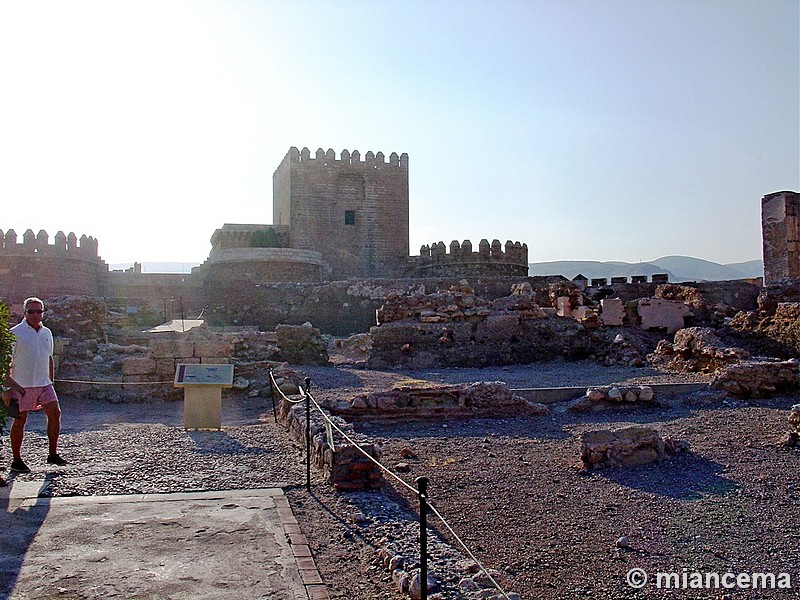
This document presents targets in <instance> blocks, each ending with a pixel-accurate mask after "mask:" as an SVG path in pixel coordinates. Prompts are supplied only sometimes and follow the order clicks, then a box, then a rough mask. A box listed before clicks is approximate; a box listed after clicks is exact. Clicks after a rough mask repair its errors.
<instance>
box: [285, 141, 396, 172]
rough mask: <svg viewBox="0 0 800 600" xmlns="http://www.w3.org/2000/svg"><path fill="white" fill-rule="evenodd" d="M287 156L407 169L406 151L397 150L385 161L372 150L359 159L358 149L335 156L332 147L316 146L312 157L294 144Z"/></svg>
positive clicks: (345, 163)
mask: <svg viewBox="0 0 800 600" xmlns="http://www.w3.org/2000/svg"><path fill="white" fill-rule="evenodd" d="M287 158H288V159H289V160H290V161H292V162H300V163H306V162H323V163H325V164H326V165H327V164H328V163H331V164H341V165H372V166H375V167H377V166H379V165H393V166H396V167H401V168H404V169H408V153H406V152H403V153H402V154H400V155H398V154H397V152H392V153H391V154H390V155H389V161H388V162H387V161H386V155H385V154H384V153H383V152H377V153H375V152H372V150H370V151H368V152H367V153H366V154H365V155H364V159H363V160H362V159H361V153H360V152H359V151H358V150H353V151H352V152H350V151H349V150H342V152H341V154H340V155H339V158H338V159H337V158H336V153H335V152H334V151H333V149H331V148H328V150H327V152H326V151H325V150H323V149H322V148H317V152H316V154H315V155H314V156H313V157H312V156H311V151H310V150H309V149H308V148H307V147H306V148H303V149H302V150H298V149H297V148H296V147H295V146H292V147H291V148H289V153H288V154H287Z"/></svg>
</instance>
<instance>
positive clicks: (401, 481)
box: [269, 370, 509, 600]
mask: <svg viewBox="0 0 800 600" xmlns="http://www.w3.org/2000/svg"><path fill="white" fill-rule="evenodd" d="M269 377H270V384H271V385H272V384H275V379H274V377H273V375H272V371H271V370H270V373H269ZM275 389H277V390H278V393H279V394H280V395H281V396H282V397H283V398H284V399H285V400H287V401H288V402H291V403H293V404H296V403H298V402H302V401H303V400H304V399H305V397H306V396H308V399H309V400H310V401H311V402H312V403H313V404H314V407H315V408H316V409H317V411H319V414H320V415H322V418H323V419H324V420H325V421H326V422H328V423H329V424H330V425H331V427H333V428H334V429H335V430H336V431H337V432H338V433H339V435H341V436H342V437H343V438H344V439H345V440H347V441H348V442H349V443H350V444H352V445H353V446H354V447H355V449H356V450H358V451H359V452H360V453H361V454H363V455H364V456H365V457H367V458H368V459H369V460H370V461H372V462H373V463H374V464H375V465H376V466H377V467H378V468H379V469H381V470H382V471H383V472H384V473H386V474H387V475H389V476H390V477H391V478H393V479H394V480H395V481H397V482H398V483H399V484H400V485H402V486H403V487H405V488H406V489H408V490H409V491H410V492H411V493H412V494H414V495H415V496H416V495H419V491H418V490H417V489H416V488H415V487H414V486H412V485H411V484H409V483H408V482H407V481H405V480H404V479H403V478H402V477H400V476H399V475H397V474H396V473H394V472H393V471H392V470H391V469H389V468H388V467H386V466H384V465H383V464H381V463H380V461H378V460H377V459H376V458H375V457H373V456H372V455H371V454H370V453H369V452H367V451H366V450H364V449H363V448H362V447H361V446H360V445H359V444H358V443H357V442H355V441H354V440H353V439H352V438H351V437H350V436H349V435H347V434H346V433H345V432H344V431H342V429H341V427H339V426H338V425H337V424H336V423H334V422H333V420H331V418H330V417H328V415H326V414H325V412H324V411H323V409H322V407H321V406H320V405H319V404H318V403H317V401H316V399H315V398H314V396H313V395H311V392H308V391H306V390H303V388H302V387H301V388H300V392H301V395H302V398H301V399H300V400H292V399H291V398H289V397H287V396H286V394H284V393H283V391H281V389H280V388H278V386H277V385H275ZM421 497H422V498H424V501H425V504H426V505H427V506H428V508H430V509H431V511H432V512H433V514H435V515H436V516H437V517H438V518H439V520H440V521H441V522H442V524H444V526H445V527H446V528H447V530H448V531H449V532H450V534H451V535H452V536H453V537H454V538H455V539H456V541H457V542H458V543H459V545H460V546H461V547H462V548H463V549H464V551H465V552H466V553H467V555H468V556H469V557H470V558H471V559H472V560H473V561H474V562H475V564H476V565H478V568H479V569H480V570H481V571H482V572H483V573H484V574H485V575H486V577H487V578H488V579H489V581H490V582H491V583H492V585H494V587H495V588H496V589H497V591H499V592H500V593H501V594H503V597H504V598H505V599H506V600H509V598H508V595H507V594H506V593H505V591H504V590H503V588H502V587H500V584H498V583H497V581H496V580H495V578H494V577H492V575H491V574H490V573H489V571H488V570H487V569H486V567H484V566H483V564H482V563H481V561H479V560H478V559H477V558H476V557H475V555H474V554H473V553H472V552H471V551H470V549H469V548H468V547H467V545H466V544H465V543H464V541H463V540H462V539H461V538H460V537H459V535H458V534H457V533H456V532H455V530H454V529H453V528H452V527H451V526H450V524H449V523H448V522H447V521H446V520H445V518H444V517H443V516H442V514H441V513H440V512H439V511H438V510H437V509H436V507H435V506H433V504H431V503H430V501H429V500H428V497H427V495H421Z"/></svg>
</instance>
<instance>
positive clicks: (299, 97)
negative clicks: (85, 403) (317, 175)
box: [0, 0, 800, 264]
mask: <svg viewBox="0 0 800 600" xmlns="http://www.w3.org/2000/svg"><path fill="white" fill-rule="evenodd" d="M798 20H800V5H798V3H797V2H796V1H794V0H773V1H771V2H762V1H760V0H730V1H727V2H697V1H696V0H653V1H651V2H640V1H639V0H608V1H607V2H603V3H596V2H589V1H588V0H558V1H556V0H548V1H545V0H531V1H522V0H498V1H497V2H492V3H487V2H484V1H478V0H460V1H458V2H456V1H455V0H440V1H434V2H427V1H426V2H422V1H420V0H408V2H403V3H381V2H371V1H368V0H353V1H351V2H347V3H322V2H313V1H311V0H294V1H292V2H289V1H278V0H276V1H274V2H262V1H258V0H225V1H222V0H191V1H190V0H158V1H156V0H140V1H138V2H135V3H121V2H103V1H101V0H73V1H72V2H69V3H63V2H56V1H54V0H43V1H42V2H36V3H24V2H16V1H12V0H0V74H2V77H3V83H4V93H3V94H2V95H0V131H1V132H2V135H0V164H2V165H3V177H0V197H1V198H3V199H4V202H6V203H7V204H8V205H9V206H13V207H14V209H15V210H14V212H13V214H9V213H11V211H8V212H7V216H6V217H5V218H4V219H3V220H2V222H0V229H2V230H4V231H7V230H8V229H14V230H15V231H16V232H17V233H18V235H20V236H21V235H22V233H23V232H24V231H25V230H26V229H29V228H30V229H32V230H33V231H34V232H38V231H39V230H45V231H47V232H48V234H49V235H50V238H51V241H52V238H53V236H54V235H55V234H56V233H57V232H58V231H59V230H60V231H64V232H65V233H69V232H74V233H75V234H76V235H77V236H78V237H80V236H81V235H87V236H92V237H94V238H95V239H96V240H97V241H98V246H99V254H100V256H101V257H102V258H103V259H104V260H105V261H106V262H107V263H109V264H111V263H122V262H127V261H137V262H155V261H169V262H202V261H204V260H205V259H206V258H207V256H208V254H209V251H210V249H211V245H210V238H211V235H212V234H213V232H214V230H216V229H218V228H220V227H222V225H223V224H224V223H263V224H269V223H272V220H273V218H272V174H273V172H274V170H275V169H276V168H277V166H278V164H279V163H280V161H281V160H282V159H283V157H284V156H285V154H286V152H287V151H288V150H289V148H290V147H291V146H296V147H298V148H301V149H302V148H303V147H304V146H307V147H308V148H309V149H310V150H311V152H312V154H313V153H314V152H316V150H317V148H322V149H323V150H327V149H328V148H332V149H333V150H334V152H335V153H336V156H337V157H338V156H339V155H340V154H341V151H342V150H344V149H348V150H350V151H353V150H359V151H360V152H361V154H362V155H364V154H366V152H367V151H370V150H371V151H373V152H378V151H382V152H384V154H385V155H387V156H388V155H389V154H390V153H392V152H397V153H398V154H400V153H403V152H406V153H408V155H409V185H410V240H409V242H410V254H412V255H416V254H418V252H419V248H420V246H421V245H423V244H431V243H434V242H438V241H443V242H445V243H449V241H451V240H454V239H456V240H459V241H461V240H465V239H470V240H472V241H473V242H474V243H477V241H479V240H480V239H482V238H487V239H489V240H492V239H495V238H496V239H499V240H501V241H502V242H505V241H506V240H512V241H520V242H523V243H526V244H527V245H528V249H529V259H530V260H531V261H532V262H543V261H549V260H570V258H567V259H564V258H563V257H565V256H566V257H574V256H590V257H592V259H591V260H601V261H610V260H619V261H624V262H637V261H640V260H643V259H644V258H645V257H646V256H668V255H690V256H698V257H703V259H705V260H710V261H713V262H718V263H732V262H744V261H748V260H756V259H757V257H760V256H761V223H760V199H761V197H762V196H764V195H766V194H770V193H773V192H776V191H781V190H793V191H800V140H798V136H797V132H798V131H799V130H800V56H799V54H800V51H799V50H798V43H797V23H798ZM787 133H788V135H787Z"/></svg>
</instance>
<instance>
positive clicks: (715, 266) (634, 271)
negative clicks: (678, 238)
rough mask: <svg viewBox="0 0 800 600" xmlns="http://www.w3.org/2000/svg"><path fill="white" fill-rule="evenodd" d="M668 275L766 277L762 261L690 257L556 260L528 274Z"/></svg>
mask: <svg viewBox="0 0 800 600" xmlns="http://www.w3.org/2000/svg"><path fill="white" fill-rule="evenodd" d="M656 273H666V274H667V275H669V280H670V281H673V282H680V281H729V280H733V279H754V278H756V277H762V276H763V275H764V263H763V261H761V260H749V261H747V262H742V263H729V264H725V265H721V264H719V263H715V262H711V261H708V260H703V259H700V258H692V257H691V256H664V257H662V258H658V259H656V260H653V261H650V262H640V263H627V262H599V261H593V260H557V261H552V262H539V263H530V264H528V275H530V276H536V275H563V276H564V277H566V278H567V279H573V278H574V277H575V276H576V275H578V274H581V275H583V276H584V277H586V278H588V279H599V278H603V277H604V278H606V279H608V280H611V278H612V277H628V278H630V277H631V276H633V275H647V276H648V278H649V276H651V275H653V274H656Z"/></svg>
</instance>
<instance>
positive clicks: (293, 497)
mask: <svg viewBox="0 0 800 600" xmlns="http://www.w3.org/2000/svg"><path fill="white" fill-rule="evenodd" d="M302 370H303V371H304V372H305V373H306V374H308V375H309V376H310V377H311V379H312V390H313V391H314V393H315V396H316V397H317V398H318V399H321V398H327V397H330V396H340V397H349V395H351V394H353V393H355V392H364V391H366V390H369V389H376V390H377V389H385V388H386V387H388V386H390V385H391V383H392V382H393V381H396V380H398V379H402V378H405V377H409V376H412V377H414V378H416V379H427V380H430V381H439V382H447V383H458V382H469V381H497V380H500V381H506V382H507V383H508V384H509V385H510V386H511V387H512V388H529V387H560V386H584V385H585V386H589V385H607V384H610V383H647V382H651V383H652V382H660V383H668V382H673V381H676V380H677V381H687V380H691V379H687V378H686V377H676V376H674V375H670V374H664V373H659V372H655V371H650V370H647V369H627V368H621V367H619V368H610V367H601V366H598V365H596V364H593V363H566V362H554V363H549V364H546V365H532V366H527V367H507V368H497V369H449V370H439V371H435V372H434V371H429V372H413V373H409V372H381V371H366V370H359V369H353V368H305V367H304V368H302ZM797 402H800V398H798V396H797V395H795V396H792V397H781V398H773V399H770V400H762V401H753V402H740V403H735V402H723V403H717V404H714V405H710V406H708V405H707V406H699V405H695V406H685V405H682V404H678V403H676V405H675V406H674V407H672V408H657V409H640V410H636V411H635V412H633V411H626V412H610V413H593V414H590V415H581V416H576V415H571V414H566V413H554V414H552V415H549V416H543V417H520V418H516V419H470V420H449V421H442V420H437V421H426V422H407V423H398V422H392V423H391V424H381V423H377V422H372V423H356V429H357V430H358V431H359V432H361V433H364V434H366V435H368V436H370V437H371V438H373V439H375V440H377V441H379V442H380V443H381V445H382V447H383V462H384V463H385V464H386V465H387V466H389V467H390V468H394V467H396V465H397V463H399V462H401V461H402V462H405V463H407V464H408V467H409V469H410V471H409V472H405V473H402V475H401V476H402V479H403V480H405V481H406V482H413V481H414V479H415V478H416V477H419V476H426V477H428V478H429V479H430V494H429V497H430V500H431V503H432V504H433V506H434V507H435V508H436V509H437V510H438V511H439V512H440V513H441V514H442V516H443V517H444V518H445V519H446V520H447V522H448V523H449V524H450V526H451V527H452V528H453V530H454V531H455V533H456V534H457V535H458V536H459V538H460V539H461V540H463V542H464V544H465V545H466V547H467V548H468V549H469V551H470V552H472V553H473V554H474V555H475V557H476V558H477V559H478V560H480V561H481V562H482V563H483V564H484V565H485V566H486V567H487V568H490V569H495V570H496V571H497V573H498V581H499V582H500V583H501V585H502V587H503V589H504V590H505V591H506V592H507V593H509V595H510V594H511V592H515V593H518V594H519V595H520V597H522V598H571V597H574V598H609V599H611V598H642V599H644V598H723V597H730V598H737V599H738V598H789V597H800V545H799V544H798V541H800V519H798V518H797V514H796V510H797V504H798V502H799V501H800V471H799V470H798V466H799V465H800V452H798V451H797V450H792V449H787V448H785V447H783V446H782V445H781V440H782V438H783V437H784V436H785V434H786V432H787V430H788V425H787V422H786V418H787V416H788V409H789V407H790V406H791V405H792V404H795V403H797ZM62 405H63V412H64V422H63V437H62V450H63V452H62V454H63V455H64V456H65V457H66V458H67V459H68V460H70V461H71V464H70V465H69V466H67V467H65V468H63V469H58V470H52V469H47V468H45V464H44V457H45V453H46V440H45V437H44V431H43V427H44V418H43V417H42V416H40V415H34V416H32V417H31V418H30V420H29V431H28V435H27V437H26V445H25V450H26V458H27V459H28V461H29V464H30V466H31V467H32V468H33V469H34V473H33V474H31V475H20V476H19V478H20V479H24V478H39V479H40V478H41V473H43V472H48V473H51V477H50V485H49V487H48V488H47V490H46V491H45V492H44V493H45V494H47V495H54V496H65V495H92V494H128V493H155V492H176V491H197V490H213V489H239V488H260V487H270V486H275V485H280V486H282V487H284V488H285V489H286V490H287V495H288V497H289V500H290V502H291V504H292V507H293V509H294V511H295V514H296V516H297V518H298V521H299V522H300V524H301V527H302V528H303V531H304V533H305V534H306V535H307V537H308V538H309V543H310V545H311V547H312V550H313V553H314V556H315V559H316V561H317V566H318V568H319V570H320V573H321V574H322V577H323V579H324V580H325V582H326V583H327V584H328V587H329V593H330V595H331V597H332V598H341V599H345V598H347V599H349V600H360V599H364V600H372V599H395V598H397V599H399V598H404V597H407V596H404V595H402V594H400V593H399V592H398V591H396V584H395V583H394V582H393V580H392V575H391V573H390V572H389V571H388V570H387V569H386V568H384V566H383V565H382V564H381V560H380V553H381V551H382V550H383V551H384V552H386V551H388V553H389V554H390V555H403V556H404V557H405V558H406V562H407V565H406V566H407V568H408V567H409V565H408V563H413V562H414V556H415V553H416V552H417V550H416V547H417V545H416V544H417V536H418V525H417V523H416V519H417V516H416V504H417V503H416V500H415V499H414V497H413V495H412V494H411V493H410V492H408V491H407V489H406V488H405V487H404V486H403V485H402V484H400V483H398V482H396V481H395V480H393V479H389V480H388V481H390V482H391V483H389V484H387V486H385V488H384V490H383V491H381V492H362V493H354V494H336V493H334V492H333V491H332V490H331V489H330V487H329V486H327V485H325V484H324V483H322V482H321V481H320V479H319V477H318V476H317V475H316V474H314V476H313V481H312V491H311V493H309V492H308V491H306V489H305V486H304V473H305V470H304V462H303V455H302V451H301V450H300V449H299V448H297V447H296V446H295V445H294V444H293V443H292V442H291V441H290V440H289V438H288V436H287V434H286V433H285V432H284V431H283V429H282V427H280V426H278V425H275V424H274V423H273V420H272V413H271V405H270V404H269V403H268V401H267V400H266V399H264V398H254V399H250V398H247V397H246V395H245V394H239V395H236V396H232V397H230V398H227V399H225V400H224V401H223V406H224V410H223V423H224V424H225V427H224V429H223V431H221V432H186V431H184V430H183V429H182V427H181V425H182V404H181V403H142V404H124V405H114V404H109V403H106V402H99V401H93V400H86V399H78V398H67V397H65V398H62ZM630 424H645V425H648V426H652V427H655V428H656V429H658V431H659V432H660V433H662V435H671V436H673V437H676V438H678V439H682V440H686V441H688V442H689V443H690V444H691V447H692V453H691V454H688V455H682V456H679V457H676V458H673V459H671V460H667V461H664V462H662V463H659V464H654V465H650V466H646V467H639V468H633V469H625V470H621V469H620V470H612V471H606V472H599V473H592V474H586V473H583V472H582V471H581V470H580V469H579V468H578V446H579V440H578V436H579V435H580V434H581V433H582V432H583V431H587V430H590V429H596V428H611V427H614V428H615V427H622V426H626V425H630ZM4 449H5V452H6V458H5V460H4V462H7V460H8V454H7V448H4ZM408 450H411V451H413V453H414V454H415V455H416V458H412V459H407V458H403V457H402V454H403V453H407V451H408ZM430 524H431V527H432V532H431V533H432V537H433V539H432V540H431V545H432V548H431V552H430V553H431V555H432V556H431V558H432V564H431V569H432V570H433V572H434V573H435V574H436V576H437V579H438V580H439V583H440V585H441V588H442V589H441V596H440V597H442V598H458V597H464V598H473V597H478V594H477V593H475V592H466V591H464V590H461V591H459V588H458V581H459V580H460V579H461V578H462V577H464V576H465V575H466V574H467V573H466V571H467V569H468V564H469V561H466V560H465V559H466V558H467V557H466V553H465V551H464V549H463V548H461V546H460V545H459V543H458V541H457V540H456V539H455V538H454V536H453V534H452V533H451V532H449V531H447V529H446V528H445V527H444V526H443V525H442V524H441V522H440V521H439V520H438V519H436V518H434V517H432V518H431V520H430ZM623 536H624V537H625V538H627V545H623V547H618V546H617V542H618V540H619V539H620V538H621V537H623ZM634 568H637V569H643V571H644V572H645V573H647V574H649V575H650V577H651V583H649V584H648V585H647V586H645V588H644V589H642V590H638V591H637V590H635V589H633V588H631V587H630V586H628V585H627V584H626V580H625V577H626V573H628V572H629V571H630V570H631V569H634ZM659 572H675V573H678V574H683V573H686V574H687V576H688V574H691V573H694V572H702V573H705V572H718V573H725V572H732V573H735V574H739V573H753V572H766V573H775V574H776V575H777V574H778V573H783V572H786V573H789V574H790V576H791V580H790V583H791V585H792V587H793V589H791V590H770V589H759V590H736V589H734V590H726V589H696V590H663V589H657V588H656V587H655V586H654V585H653V580H654V579H655V574H656V573H659ZM783 581H785V579H784V580H783ZM500 597H503V596H500Z"/></svg>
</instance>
